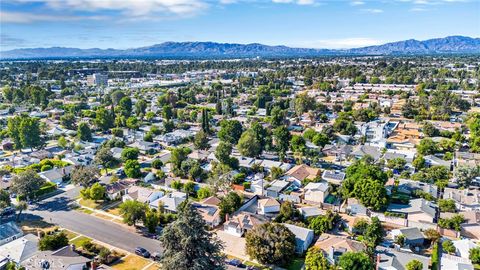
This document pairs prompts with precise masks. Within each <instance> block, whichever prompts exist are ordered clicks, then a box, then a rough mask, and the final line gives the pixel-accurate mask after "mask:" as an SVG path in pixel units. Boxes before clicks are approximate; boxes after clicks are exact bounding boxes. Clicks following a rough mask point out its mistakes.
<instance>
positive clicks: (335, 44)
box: [294, 38, 384, 49]
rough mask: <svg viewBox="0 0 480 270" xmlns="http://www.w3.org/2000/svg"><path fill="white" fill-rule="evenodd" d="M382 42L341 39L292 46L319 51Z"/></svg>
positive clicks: (368, 39)
mask: <svg viewBox="0 0 480 270" xmlns="http://www.w3.org/2000/svg"><path fill="white" fill-rule="evenodd" d="M383 43H384V42H383V41H381V40H377V39H373V38H343V39H322V40H314V41H308V42H303V43H301V44H294V46H299V47H304V48H319V49H350V48H359V47H366V46H372V45H380V44H383Z"/></svg>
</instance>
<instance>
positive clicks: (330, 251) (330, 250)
mask: <svg viewBox="0 0 480 270" xmlns="http://www.w3.org/2000/svg"><path fill="white" fill-rule="evenodd" d="M334 253H335V248H333V246H330V249H329V250H328V257H330V259H331V260H332V262H334V261H335V258H334V257H333V255H334Z"/></svg>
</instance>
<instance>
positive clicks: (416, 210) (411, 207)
mask: <svg viewBox="0 0 480 270" xmlns="http://www.w3.org/2000/svg"><path fill="white" fill-rule="evenodd" d="M387 211H388V212H394V213H403V214H405V215H407V219H408V221H409V222H410V221H413V222H428V223H434V222H436V214H437V206H436V205H435V204H434V203H432V202H430V201H427V200H425V199H423V198H419V199H413V200H410V202H409V203H408V204H393V203H392V204H390V205H388V208H387Z"/></svg>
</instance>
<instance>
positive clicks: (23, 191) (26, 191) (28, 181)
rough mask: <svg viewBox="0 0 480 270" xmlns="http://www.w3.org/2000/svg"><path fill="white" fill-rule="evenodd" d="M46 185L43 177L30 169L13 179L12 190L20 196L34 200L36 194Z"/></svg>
mask: <svg viewBox="0 0 480 270" xmlns="http://www.w3.org/2000/svg"><path fill="white" fill-rule="evenodd" d="M44 183H45V180H44V179H43V178H42V177H40V176H39V175H38V174H37V173H36V172H35V171H33V170H32V169H28V170H26V171H23V172H21V173H19V174H17V175H16V176H14V177H13V179H12V186H11V187H10V188H11V189H12V191H13V192H15V193H17V195H19V196H23V197H27V198H34V197H35V192H36V191H37V190H39V189H40V187H42V185H43V184H44Z"/></svg>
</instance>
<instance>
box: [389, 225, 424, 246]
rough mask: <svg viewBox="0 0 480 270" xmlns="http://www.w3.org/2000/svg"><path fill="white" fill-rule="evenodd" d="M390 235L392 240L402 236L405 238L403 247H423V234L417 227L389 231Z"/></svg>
mask: <svg viewBox="0 0 480 270" xmlns="http://www.w3.org/2000/svg"><path fill="white" fill-rule="evenodd" d="M391 235H392V236H393V237H394V238H396V237H398V236H400V235H403V237H405V238H404V239H405V242H404V245H406V246H409V247H420V246H423V243H424V242H425V237H424V236H423V233H422V232H421V231H420V229H419V228H417V227H408V228H401V229H395V230H392V231H391Z"/></svg>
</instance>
